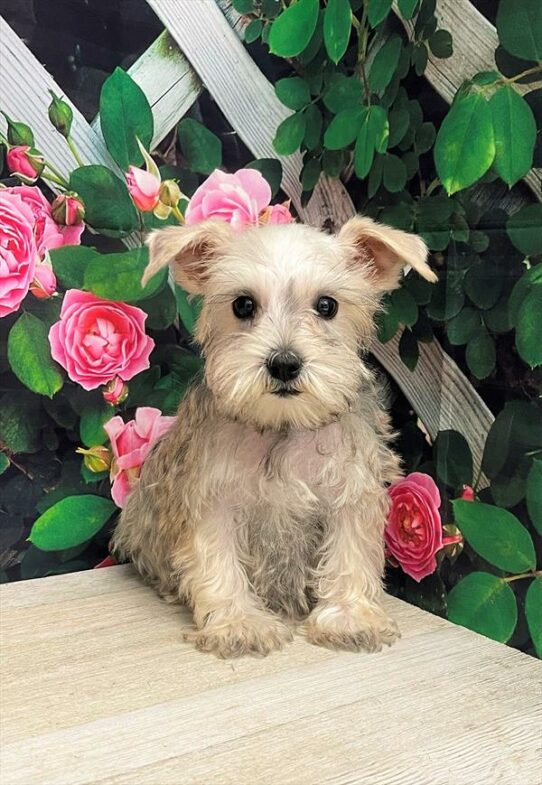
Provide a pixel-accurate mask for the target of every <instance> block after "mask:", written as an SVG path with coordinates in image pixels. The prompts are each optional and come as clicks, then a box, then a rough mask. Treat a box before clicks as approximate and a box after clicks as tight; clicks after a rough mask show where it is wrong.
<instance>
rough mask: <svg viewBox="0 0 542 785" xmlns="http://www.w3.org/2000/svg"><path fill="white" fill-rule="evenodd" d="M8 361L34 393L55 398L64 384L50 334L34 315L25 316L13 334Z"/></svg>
mask: <svg viewBox="0 0 542 785" xmlns="http://www.w3.org/2000/svg"><path fill="white" fill-rule="evenodd" d="M8 360H9V364H10V366H11V370H12V371H13V373H14V374H15V376H16V377H17V378H18V379H19V380H20V381H21V382H22V383H23V384H24V385H25V386H26V387H28V389H29V390H32V392H35V393H39V394H40V395H47V396H48V397H49V398H52V397H53V395H54V394H55V393H56V392H58V390H60V388H61V387H62V385H63V383H64V380H63V378H62V374H61V373H60V371H59V368H58V365H57V364H56V363H55V362H54V361H53V360H52V359H51V347H50V345H49V339H48V330H47V328H46V326H45V325H44V324H43V322H42V321H41V320H40V319H38V318H37V316H34V315H33V314H31V313H23V314H22V315H21V316H19V318H18V319H17V321H16V322H15V324H14V325H13V327H12V328H11V330H10V332H9V337H8Z"/></svg>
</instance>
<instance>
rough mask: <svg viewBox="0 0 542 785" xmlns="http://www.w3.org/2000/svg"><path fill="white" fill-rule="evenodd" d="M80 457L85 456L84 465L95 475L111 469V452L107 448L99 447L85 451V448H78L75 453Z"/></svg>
mask: <svg viewBox="0 0 542 785" xmlns="http://www.w3.org/2000/svg"><path fill="white" fill-rule="evenodd" d="M75 452H76V453H77V454H78V455H82V456H83V463H84V464H85V466H86V467H87V469H88V470H89V471H91V472H94V473H95V474H98V473H99V472H106V471H108V470H109V469H110V468H111V459H112V457H113V456H112V455H111V452H110V451H109V450H108V449H107V447H102V446H101V445H97V446H96V447H90V448H89V449H88V450H85V449H84V447H78V448H77V450H76V451H75Z"/></svg>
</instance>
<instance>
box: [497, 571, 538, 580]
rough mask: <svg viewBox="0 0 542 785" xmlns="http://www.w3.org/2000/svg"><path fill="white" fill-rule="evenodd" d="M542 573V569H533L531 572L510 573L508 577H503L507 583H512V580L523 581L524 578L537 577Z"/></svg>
mask: <svg viewBox="0 0 542 785" xmlns="http://www.w3.org/2000/svg"><path fill="white" fill-rule="evenodd" d="M539 575H542V570H532V571H531V572H522V573H521V575H510V577H508V578H503V581H504V582H505V583H512V581H521V580H523V579H524V578H537V577H538V576H539Z"/></svg>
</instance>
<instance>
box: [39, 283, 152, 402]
mask: <svg viewBox="0 0 542 785" xmlns="http://www.w3.org/2000/svg"><path fill="white" fill-rule="evenodd" d="M146 318H147V314H146V313H145V312H144V311H142V310H141V309H140V308H136V307H135V306H133V305H127V304H126V303H117V302H112V301H111V300H101V299H100V298H99V297H96V296H95V295H94V294H90V293H89V292H82V291H80V290H79V289H69V290H68V291H67V292H66V294H65V296H64V300H63V302H62V309H61V311H60V321H59V322H56V323H55V324H53V326H52V327H51V329H50V330H49V343H50V344H51V355H52V356H53V358H54V359H55V360H56V361H57V362H58V363H60V365H61V366H62V367H63V368H65V369H66V371H67V372H68V376H69V377H70V379H71V380H72V381H74V382H77V383H78V384H80V385H81V387H84V389H85V390H94V389H95V388H96V387H98V386H99V385H100V384H107V383H108V382H110V381H111V380H112V379H113V378H114V377H115V376H120V378H121V379H123V380H127V379H131V378H132V377H133V376H135V375H136V374H138V373H140V372H141V371H143V370H145V368H148V367H149V355H150V353H151V351H152V349H153V347H154V341H153V340H152V338H149V337H148V336H147V335H145V319H146Z"/></svg>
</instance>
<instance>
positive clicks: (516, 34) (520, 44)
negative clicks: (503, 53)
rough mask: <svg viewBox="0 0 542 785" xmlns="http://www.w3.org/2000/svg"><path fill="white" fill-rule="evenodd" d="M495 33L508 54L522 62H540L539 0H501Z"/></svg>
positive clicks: (541, 20) (541, 23)
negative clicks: (522, 60)
mask: <svg viewBox="0 0 542 785" xmlns="http://www.w3.org/2000/svg"><path fill="white" fill-rule="evenodd" d="M497 32H498V34H499V40H500V42H501V44H502V45H503V46H504V48H505V49H506V50H507V51H508V52H510V54H513V55H516V57H521V58H523V59H524V60H537V61H538V60H542V4H541V3H540V0H501V2H500V3H499V10H498V12H497Z"/></svg>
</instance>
